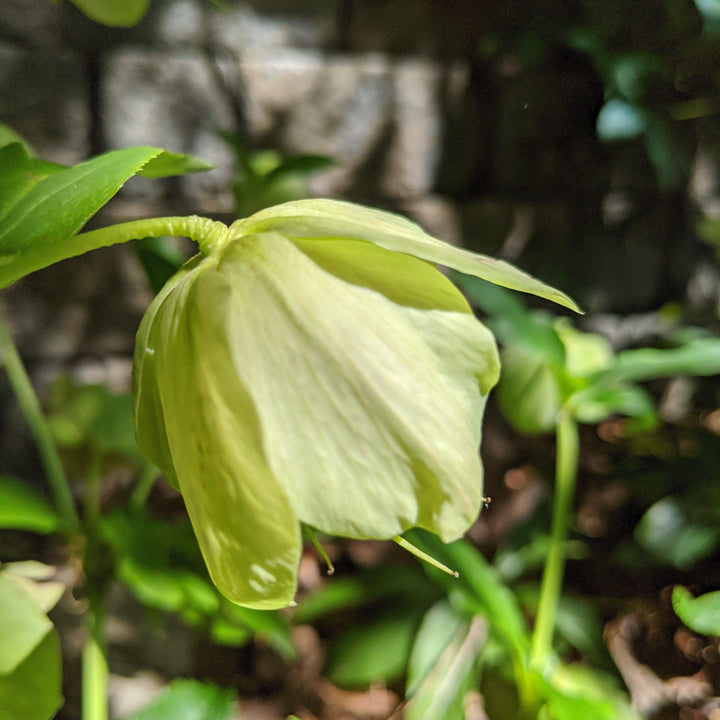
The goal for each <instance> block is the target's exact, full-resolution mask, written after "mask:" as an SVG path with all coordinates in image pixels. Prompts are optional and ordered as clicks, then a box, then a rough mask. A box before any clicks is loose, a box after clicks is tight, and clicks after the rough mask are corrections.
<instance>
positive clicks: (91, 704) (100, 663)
mask: <svg viewBox="0 0 720 720" xmlns="http://www.w3.org/2000/svg"><path fill="white" fill-rule="evenodd" d="M107 681H108V664H107V659H106V658H105V653H104V652H103V650H102V648H101V646H100V643H99V641H98V637H97V629H96V628H94V629H93V630H92V631H90V632H88V636H87V639H86V641H85V646H84V647H83V651H82V720H107V718H108V703H107Z"/></svg>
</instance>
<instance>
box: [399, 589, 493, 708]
mask: <svg viewBox="0 0 720 720" xmlns="http://www.w3.org/2000/svg"><path fill="white" fill-rule="evenodd" d="M486 637H487V623H486V622H485V621H484V620H482V619H481V618H474V619H473V620H471V621H470V622H467V621H463V620H461V619H460V618H459V617H458V616H457V615H456V614H455V613H453V611H452V610H451V609H450V606H449V605H448V604H447V602H443V603H440V604H438V605H436V606H434V607H433V608H432V609H431V610H429V611H428V613H427V614H426V615H425V617H424V619H423V623H422V625H421V626H420V630H419V631H418V633H417V636H416V638H415V642H414V644H413V650H412V654H411V656H410V662H409V664H408V689H407V696H408V698H409V699H410V701H409V703H408V704H407V706H406V708H405V715H404V717H405V718H406V719H407V720H453V719H455V718H457V720H465V707H464V701H465V695H466V693H467V692H468V691H469V690H471V689H472V688H473V687H474V686H475V685H476V683H477V678H475V677H474V675H475V672H474V670H475V668H476V666H477V662H478V658H479V656H480V653H481V651H482V648H483V645H484V642H485V639H486Z"/></svg>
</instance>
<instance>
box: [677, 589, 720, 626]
mask: <svg viewBox="0 0 720 720" xmlns="http://www.w3.org/2000/svg"><path fill="white" fill-rule="evenodd" d="M672 604H673V610H675V612H676V613H677V615H678V617H679V618H680V619H681V620H682V621H683V622H684V623H685V625H687V626H688V627H689V628H690V629H691V630H694V631H695V632H697V633H701V634H702V635H720V591H716V592H709V593H705V595H700V596H699V597H693V595H692V593H691V592H690V591H689V590H688V589H687V588H684V587H682V586H681V585H677V586H676V587H675V588H673V594H672Z"/></svg>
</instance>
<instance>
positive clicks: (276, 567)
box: [133, 200, 572, 608]
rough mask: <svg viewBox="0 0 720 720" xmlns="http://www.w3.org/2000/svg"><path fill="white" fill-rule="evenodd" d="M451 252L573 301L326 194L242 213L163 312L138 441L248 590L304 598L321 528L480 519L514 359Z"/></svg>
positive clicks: (261, 596) (232, 581)
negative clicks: (486, 430) (498, 403)
mask: <svg viewBox="0 0 720 720" xmlns="http://www.w3.org/2000/svg"><path fill="white" fill-rule="evenodd" d="M428 261H429V262H428ZM436 262H437V263H441V264H444V265H448V266H451V267H455V268H456V269H459V270H461V271H464V272H469V273H472V274H475V275H480V276H481V277H484V278H486V279H489V280H493V281H496V282H499V283H501V284H503V285H506V286H509V287H515V288H518V289H523V290H528V291H530V292H536V293H537V294H540V295H543V296H544V297H550V298H552V299H556V300H559V301H560V302H562V303H563V304H566V305H567V304H571V302H572V301H569V300H568V299H567V298H566V297H565V296H563V295H562V294H561V293H559V292H557V291H554V290H552V289H550V288H548V287H547V286H545V285H543V284H542V283H540V282H538V281H536V280H534V279H533V278H530V277H529V276H527V275H525V274H524V273H521V272H520V271H519V270H516V269H515V268H512V266H509V265H507V264H505V263H501V262H499V261H493V260H491V259H489V258H483V257H482V256H477V255H474V254H473V253H470V252H468V251H465V250H461V249H458V248H454V247H452V246H450V245H447V244H446V243H443V242H441V241H439V240H436V239H435V238H432V237H430V236H428V235H427V234H425V233H424V232H423V231H422V230H421V229H420V228H419V227H418V226H417V225H415V224H414V223H411V222H410V221H408V220H406V219H404V218H401V217H399V216H396V215H392V214H390V213H385V212H381V211H377V210H371V209H369V208H364V207H361V206H356V205H352V204H350V203H342V202H338V201H329V200H308V201H299V202H292V203H286V204H285V205H280V206H277V207H274V208H269V209H267V210H263V211H261V212H259V213H256V214H255V215H253V216H251V217H249V218H245V219H243V220H239V221H237V222H236V223H234V224H233V225H232V226H231V227H230V228H228V229H227V232H226V233H225V234H224V235H222V234H221V235H220V236H218V237H217V238H215V239H214V241H213V242H212V243H209V244H208V246H207V247H205V248H203V253H201V254H200V255H197V256H195V257H194V258H193V259H192V260H190V261H189V262H188V263H187V264H186V265H185V266H184V267H183V268H182V269H181V270H180V271H179V272H178V273H177V274H176V275H175V276H174V277H173V278H171V279H170V280H169V281H168V283H167V285H166V286H165V287H164V288H163V289H162V291H161V292H160V294H159V295H158V296H157V298H156V299H155V300H154V302H153V303H152V305H151V306H150V308H149V309H148V311H147V313H146V315H145V317H144V318H143V321H142V324H141V326H140V329H139V331H138V336H137V345H136V350H135V359H134V374H133V382H134V402H135V425H136V434H137V438H138V442H139V444H140V447H141V449H142V450H143V451H144V452H145V453H146V454H147V455H148V457H150V458H151V459H152V460H153V461H154V462H155V463H156V464H157V465H158V466H159V467H160V468H161V469H162V470H163V472H164V473H165V474H166V476H167V477H168V479H169V480H170V481H171V482H173V483H175V484H176V485H177V487H178V488H179V490H180V491H181V492H182V494H183V497H184V499H185V502H186V505H187V509H188V513H189V515H190V519H191V521H192V524H193V527H194V530H195V533H196V535H197V538H198V541H199V544H200V548H201V550H202V553H203V556H204V558H205V561H206V563H207V566H208V569H209V571H210V575H211V577H212V579H213V581H214V582H215V584H216V585H217V587H218V588H219V589H220V590H221V592H223V593H224V594H225V595H226V596H227V597H228V598H229V599H231V600H233V601H234V602H236V603H238V604H240V605H245V606H248V607H255V608H277V607H282V606H285V605H288V604H289V603H291V602H292V599H293V596H294V593H295V590H296V584H297V569H298V563H299V558H300V553H301V524H306V525H308V526H312V527H313V528H316V529H318V530H320V531H322V532H325V533H329V534H333V535H340V536H345V537H351V538H375V539H383V538H391V537H394V536H396V535H398V534H400V533H402V532H403V531H405V530H407V529H409V528H411V527H415V526H417V527H423V528H426V529H428V530H430V531H432V532H434V533H436V534H438V535H439V536H440V537H441V538H442V539H443V540H445V541H450V540H453V539H455V538H457V537H459V536H460V535H462V533H463V532H464V531H465V530H467V529H468V527H469V526H470V525H471V524H472V522H473V521H474V520H475V518H476V516H477V514H478V512H479V509H480V505H481V501H482V465H481V463H480V458H479V455H478V446H479V443H480V431H481V427H480V426H481V420H482V414H483V409H484V405H485V401H486V398H487V395H488V392H489V391H490V389H491V388H492V387H493V385H494V384H495V383H496V381H497V379H498V373H499V361H498V353H497V349H496V345H495V341H494V338H493V336H492V334H491V333H490V331H489V330H488V329H487V328H486V327H485V326H484V325H482V323H480V322H479V321H478V320H477V319H475V317H474V316H473V314H472V312H471V310H470V308H469V306H468V304H467V302H466V301H465V299H464V298H463V296H462V295H461V293H460V292H459V291H458V290H457V289H456V288H455V287H454V286H453V285H452V283H451V282H450V281H449V280H448V279H447V278H446V277H445V276H444V275H443V274H442V273H440V272H439V271H438V270H437V269H436V268H435V267H434V265H433V264H432V263H436Z"/></svg>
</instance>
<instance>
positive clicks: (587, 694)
mask: <svg viewBox="0 0 720 720" xmlns="http://www.w3.org/2000/svg"><path fill="white" fill-rule="evenodd" d="M537 682H538V685H539V687H540V689H541V691H542V694H543V695H544V696H545V698H546V699H547V701H548V710H549V711H550V713H551V715H550V716H551V717H552V718H554V719H555V720H578V719H579V718H582V720H642V718H641V717H640V715H639V714H638V713H637V711H636V710H635V709H634V708H633V707H632V706H631V705H630V701H629V698H628V696H627V694H626V693H625V692H623V691H622V690H621V689H620V688H619V687H618V684H617V681H616V679H615V678H614V677H613V676H611V675H607V674H606V673H604V672H602V671H601V670H596V669H595V668H590V667H586V666H583V665H581V664H580V663H574V664H572V665H560V666H559V667H557V669H556V670H555V671H554V672H553V673H552V675H551V676H550V678H549V681H546V680H543V679H541V678H539V677H538V678H537Z"/></svg>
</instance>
